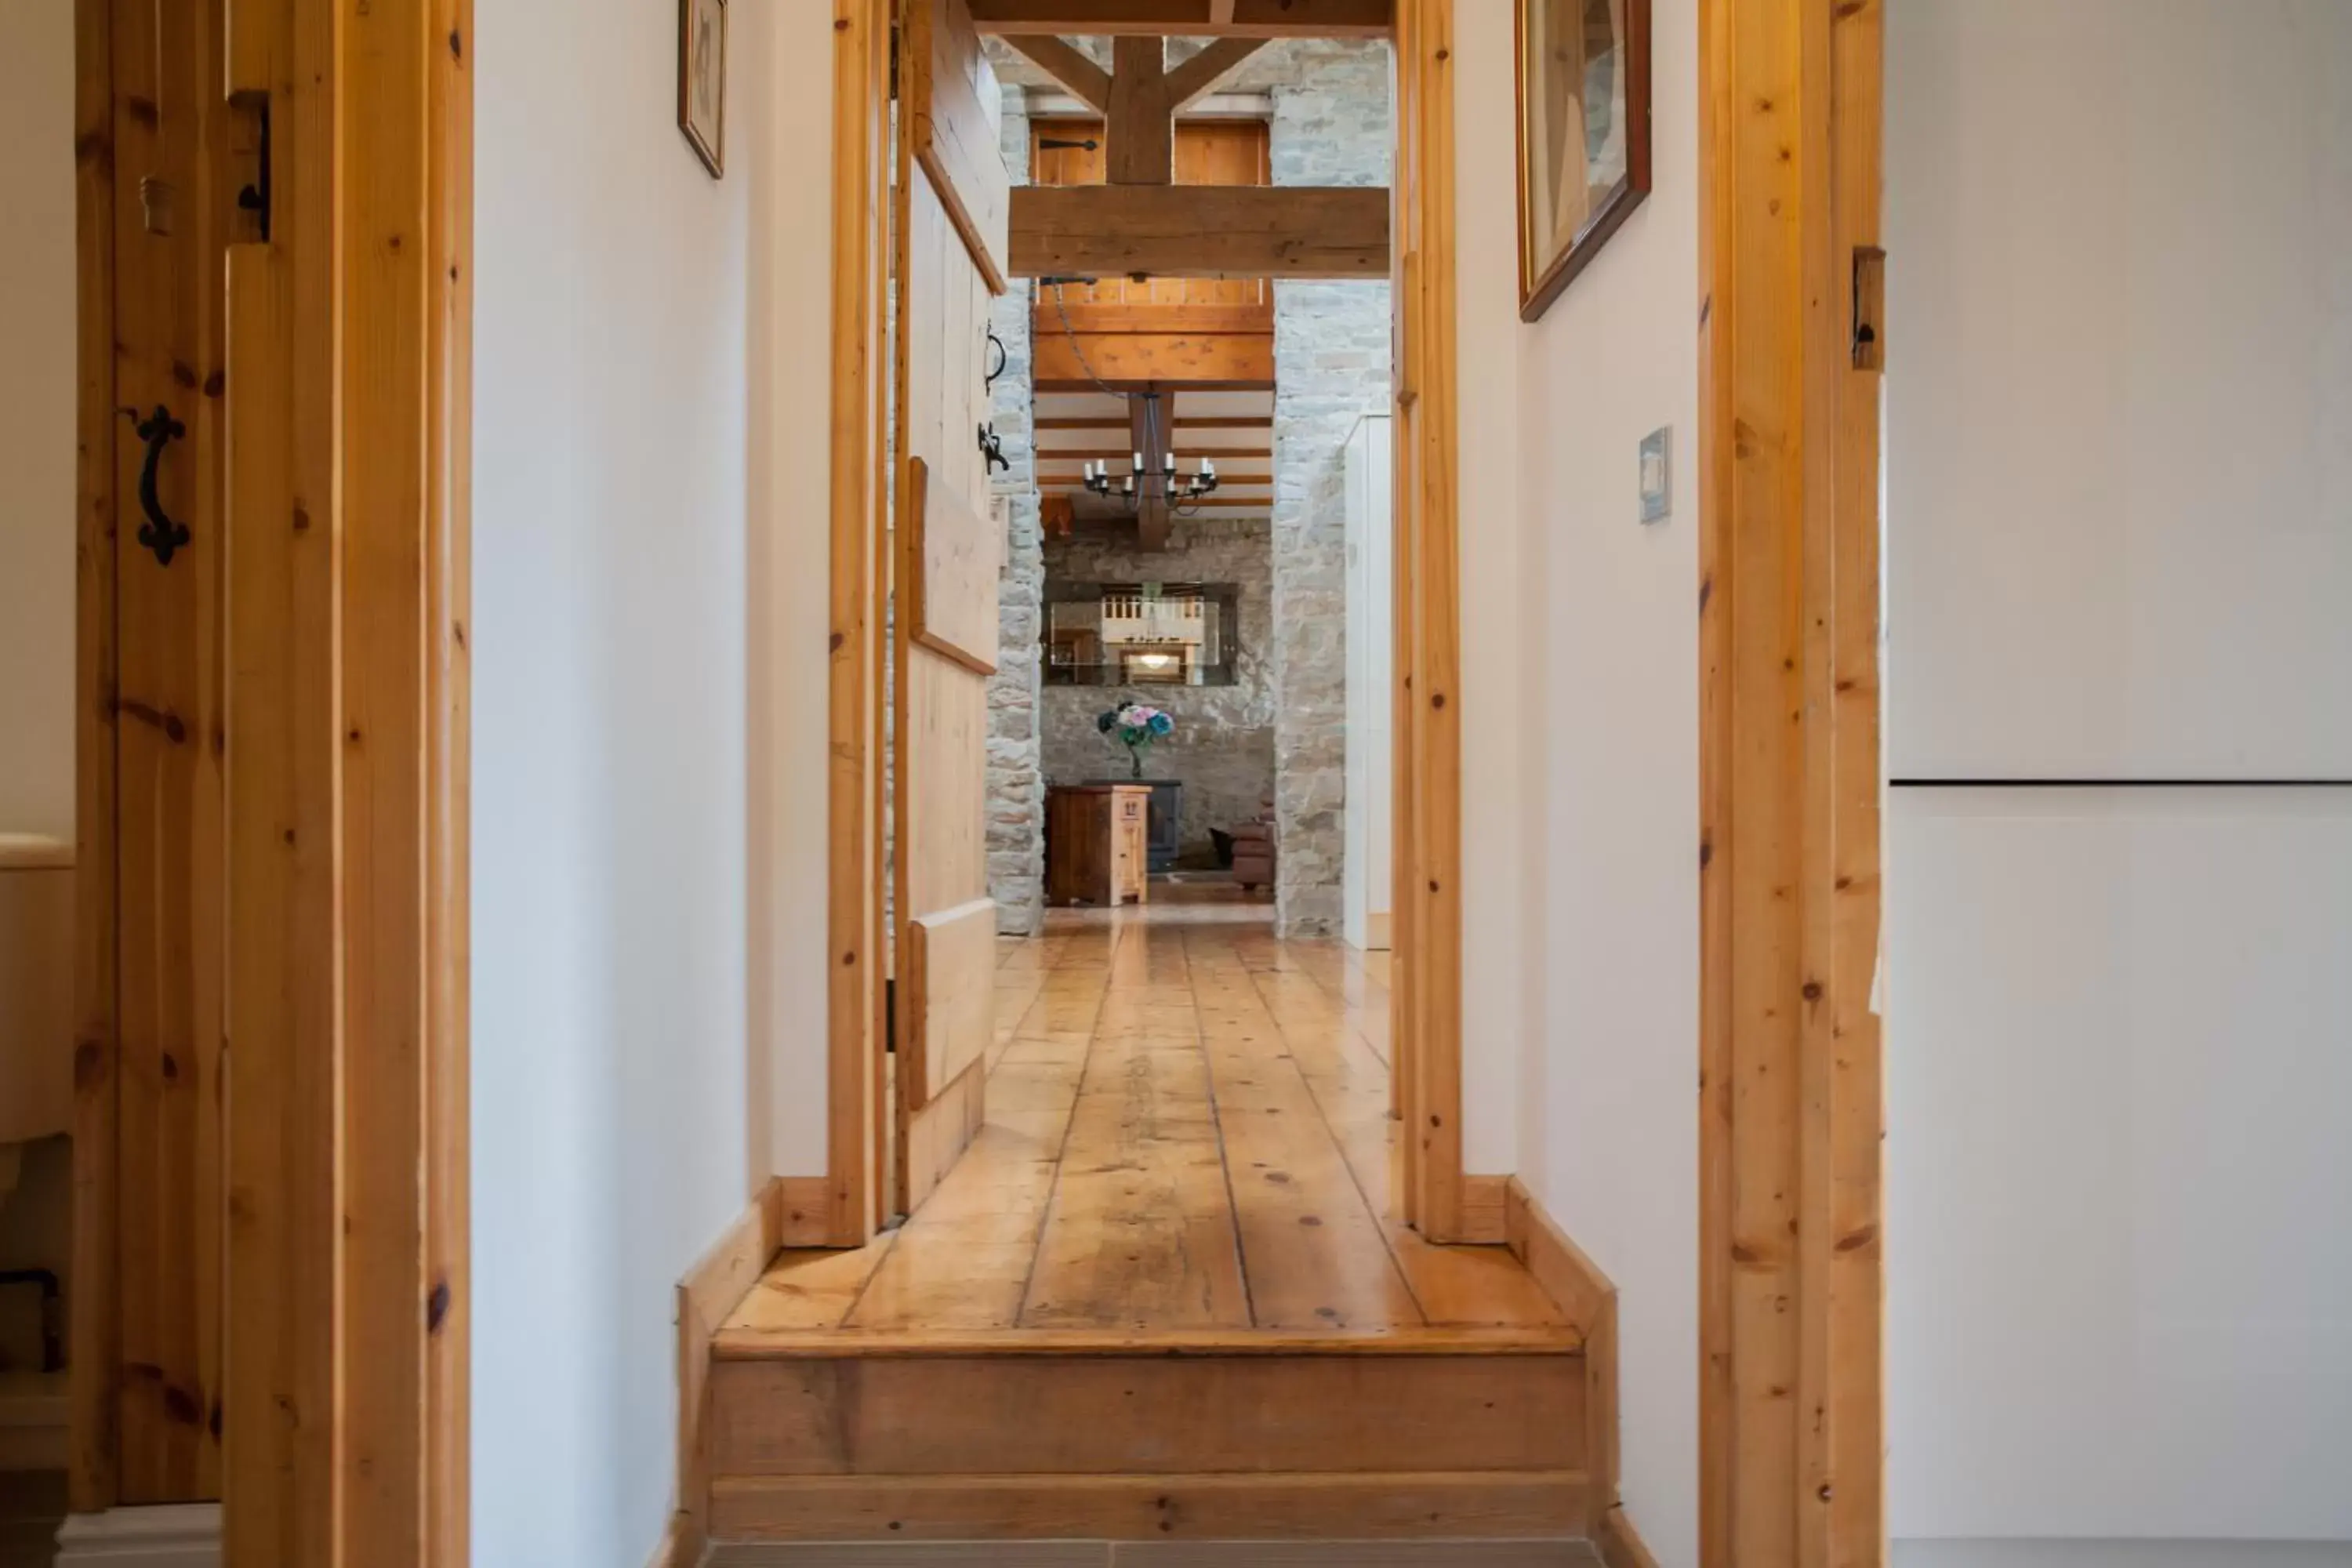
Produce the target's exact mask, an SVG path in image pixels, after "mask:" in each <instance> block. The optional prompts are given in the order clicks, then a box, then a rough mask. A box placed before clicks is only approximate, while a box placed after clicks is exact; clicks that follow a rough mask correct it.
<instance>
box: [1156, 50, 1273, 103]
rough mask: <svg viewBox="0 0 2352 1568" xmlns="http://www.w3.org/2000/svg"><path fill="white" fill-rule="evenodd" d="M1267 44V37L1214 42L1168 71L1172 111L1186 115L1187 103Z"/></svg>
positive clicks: (1168, 89) (1200, 95) (1168, 88)
mask: <svg viewBox="0 0 2352 1568" xmlns="http://www.w3.org/2000/svg"><path fill="white" fill-rule="evenodd" d="M1265 45H1266V40H1265V39H1264V38H1215V39H1212V40H1211V41H1210V44H1209V47H1207V48H1204V49H1202V51H1201V52H1200V53H1199V54H1197V55H1194V56H1193V57H1192V58H1191V59H1188V60H1186V61H1185V62H1184V63H1183V64H1182V65H1180V66H1178V67H1177V68H1175V69H1173V70H1171V71H1170V72H1168V76H1167V99H1168V112H1169V113H1170V114H1171V115H1173V114H1181V113H1182V112H1183V110H1184V106H1185V105H1186V104H1188V103H1190V102H1192V100H1194V99H1196V98H1200V97H1202V96H1203V95H1204V94H1206V93H1207V92H1208V91H1209V90H1210V89H1213V88H1214V87H1215V86H1216V85H1217V83H1218V82H1219V81H1221V80H1223V79H1224V78H1225V77H1226V76H1227V75H1228V74H1229V73H1231V72H1232V70H1233V69H1234V67H1236V66H1238V65H1240V64H1241V63H1242V62H1243V61H1244V60H1245V59H1247V58H1250V57H1251V56H1252V55H1254V54H1255V53H1257V52H1258V50H1260V49H1262V48H1264V47H1265Z"/></svg>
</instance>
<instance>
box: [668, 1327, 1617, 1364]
mask: <svg viewBox="0 0 2352 1568" xmlns="http://www.w3.org/2000/svg"><path fill="white" fill-rule="evenodd" d="M710 1348H711V1351H712V1353H713V1354H715V1355H716V1356H717V1357H718V1358H719V1359H720V1360H722V1361H761V1360H777V1361H794V1360H807V1359H812V1358H824V1357H835V1356H872V1357H895V1358H898V1359H908V1358H921V1357H929V1356H976V1355H990V1356H1000V1355H1001V1356H1086V1355H1107V1356H1154V1357H1165V1358H1168V1359H1171V1360H1178V1361H1181V1360H1185V1359H1188V1358H1197V1357H1204V1356H1215V1357H1223V1356H1237V1355H1238V1356H1261V1355H1305V1354H1314V1355H1343V1356H1353V1355H1419V1356H1429V1355H1565V1354H1570V1353H1572V1352H1578V1351H1580V1350H1582V1349H1583V1348H1584V1335H1583V1332H1582V1331H1580V1330H1579V1329H1577V1328H1576V1327H1575V1326H1574V1325H1572V1324H1567V1323H1530V1324H1524V1325H1515V1326H1501V1327H1494V1328H1477V1327H1454V1326H1436V1327H1431V1326H1427V1325H1423V1326H1416V1327H1406V1328H1394V1329H1333V1330H1328V1331H1313V1330H1266V1329H1169V1330H1163V1331H1156V1332H1143V1333H1130V1332H1126V1331H1120V1330H1117V1329H803V1330H764V1329H754V1328H740V1329H737V1328H730V1329H727V1330H724V1331H720V1332H719V1334H718V1335H716V1336H715V1337H714V1338H713V1339H712V1341H711V1347H710Z"/></svg>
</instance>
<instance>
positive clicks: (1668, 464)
mask: <svg viewBox="0 0 2352 1568" xmlns="http://www.w3.org/2000/svg"><path fill="white" fill-rule="evenodd" d="M1674 453H1675V443H1674V426H1665V427H1664V428H1663V429H1658V430H1653V431H1651V432H1650V433H1649V434H1648V435H1646V436H1644V437H1642V521H1643V522H1664V521H1665V520H1666V517H1667V514H1669V513H1670V512H1672V511H1673V510H1675V457H1674Z"/></svg>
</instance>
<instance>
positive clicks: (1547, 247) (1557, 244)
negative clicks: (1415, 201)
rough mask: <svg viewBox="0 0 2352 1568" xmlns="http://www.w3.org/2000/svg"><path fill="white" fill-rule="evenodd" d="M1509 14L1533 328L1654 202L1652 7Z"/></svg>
mask: <svg viewBox="0 0 2352 1568" xmlns="http://www.w3.org/2000/svg"><path fill="white" fill-rule="evenodd" d="M1512 5H1513V14H1514V24H1515V26H1514V34H1513V36H1514V38H1515V40H1516V43H1517V103H1518V208H1519V319H1520V320H1521V321H1534V320H1536V319H1537V318H1538V317H1539V316H1541V315H1542V314H1543V313H1544V311H1545V310H1549V309H1550V307H1551V302H1552V301H1553V300H1557V299H1559V296H1560V293H1561V291H1562V290H1563V289H1566V288H1567V287H1568V286H1569V284H1570V283H1571V282H1573V281H1574V280H1575V279H1576V275H1577V274H1578V273H1580V272H1581V271H1583V270H1584V268H1585V266H1586V265H1587V264H1588V263H1589V262H1591V259H1592V258H1593V257H1594V256H1595V255H1596V254H1598V253H1599V251H1600V249H1601V247H1602V246H1603V245H1606V244H1607V243H1608V242H1609V237H1610V236H1611V235H1612V234H1614V233H1616V232H1617V230H1618V228H1619V227H1620V226H1622V225H1623V223H1624V221H1625V219H1626V218H1627V217H1629V216H1632V214H1633V209H1634V208H1635V207H1637V206H1639V205H1642V198H1643V197H1644V196H1646V195H1649V194H1650V0H1512ZM1571 154H1575V155H1576V156H1573V157H1571Z"/></svg>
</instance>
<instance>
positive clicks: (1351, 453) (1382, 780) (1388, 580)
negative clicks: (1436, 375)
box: [1339, 414, 1500, 1169]
mask: <svg viewBox="0 0 2352 1568" xmlns="http://www.w3.org/2000/svg"><path fill="white" fill-rule="evenodd" d="M1394 425H1395V421H1394V420H1393V419H1391V417H1390V416H1388V415H1385V414H1368V415H1366V416H1364V417H1363V418H1361V419H1359V420H1357V421H1356V427H1355V429H1354V430H1353V431H1351V432H1349V437H1348V446H1347V450H1346V452H1345V454H1344V461H1345V462H1346V465H1347V506H1348V792H1347V798H1346V803H1345V805H1344V807H1343V816H1344V819H1345V825H1344V831H1345V836H1346V852H1345V853H1344V854H1343V855H1341V856H1340V858H1339V867H1340V884H1341V889H1342V896H1341V900H1340V904H1341V910H1342V914H1341V919H1340V931H1341V934H1342V935H1343V936H1344V937H1345V938H1346V940H1347V941H1348V942H1349V944H1351V945H1352V946H1355V947H1359V948H1368V947H1372V946H1376V945H1377V946H1379V947H1382V948H1385V947H1387V946H1388V945H1389V920H1390V915H1391V910H1393V908H1394V898H1395V888H1394V886H1393V883H1394V877H1393V876H1392V874H1391V868H1390V865H1389V860H1390V853H1391V842H1392V840H1391V833H1392V831H1393V828H1394V826H1395V825H1394V821H1393V817H1392V814H1391V802H1392V799H1393V795H1394V787H1393V786H1394V778H1393V774H1394V771H1395V765H1396V758H1395V755H1394V750H1393V748H1394V742H1395V738H1396V737H1395V708H1396V689H1395V686H1394V684H1393V680H1394V668H1395V667H1394V662H1393V658H1394V651H1395V632H1396V578H1395V572H1394V569H1393V563H1394V559H1395V555H1396V527H1395V523H1396V505H1395V489H1394V486H1393V484H1392V483H1391V479H1392V470H1393V468H1394V467H1395V448H1396V443H1395V431H1394ZM1375 922H1377V923H1378V926H1379V929H1378V930H1377V931H1375V930H1374V929H1373V927H1374V924H1375ZM1497 1054H1500V1053H1497ZM1480 1168H1481V1169H1486V1167H1480Z"/></svg>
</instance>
